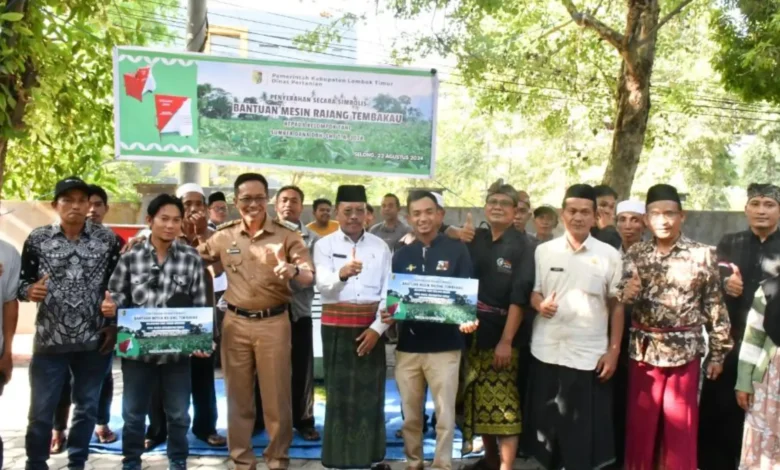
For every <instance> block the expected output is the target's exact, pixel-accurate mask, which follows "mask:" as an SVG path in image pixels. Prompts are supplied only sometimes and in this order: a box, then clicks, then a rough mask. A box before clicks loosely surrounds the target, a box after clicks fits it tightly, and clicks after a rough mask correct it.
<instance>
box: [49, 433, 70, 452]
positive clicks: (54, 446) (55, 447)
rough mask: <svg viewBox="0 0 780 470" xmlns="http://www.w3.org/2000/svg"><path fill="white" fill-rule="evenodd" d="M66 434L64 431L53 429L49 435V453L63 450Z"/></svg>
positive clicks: (66, 438) (66, 439)
mask: <svg viewBox="0 0 780 470" xmlns="http://www.w3.org/2000/svg"><path fill="white" fill-rule="evenodd" d="M67 441H68V436H67V435H66V434H65V431H54V432H53V433H52V436H51V445H50V446H49V454H51V455H57V454H61V453H63V452H65V447H66V445H65V444H66V442H67Z"/></svg>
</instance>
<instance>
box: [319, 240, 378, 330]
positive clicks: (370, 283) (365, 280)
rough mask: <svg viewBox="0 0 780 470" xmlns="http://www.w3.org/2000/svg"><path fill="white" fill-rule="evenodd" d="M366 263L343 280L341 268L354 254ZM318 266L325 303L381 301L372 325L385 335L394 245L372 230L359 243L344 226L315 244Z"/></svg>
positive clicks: (320, 287) (321, 296) (321, 291)
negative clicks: (383, 315) (353, 239)
mask: <svg viewBox="0 0 780 470" xmlns="http://www.w3.org/2000/svg"><path fill="white" fill-rule="evenodd" d="M353 249H354V250H355V258H356V259H357V260H358V261H361V262H362V263H363V270H362V271H361V273H360V274H358V275H357V276H353V277H351V278H349V279H347V281H346V282H343V281H342V280H341V279H340V278H339V270H340V269H341V268H342V266H344V265H345V264H347V263H348V262H349V260H350V258H352V250H353ZM314 266H315V270H316V272H317V289H318V290H319V291H320V299H321V301H322V304H323V305H326V304H336V303H350V304H372V303H376V302H379V308H378V309H377V312H376V319H375V320H374V322H373V323H372V324H371V329H372V330H374V331H376V332H377V333H379V334H380V335H382V334H383V333H384V332H385V331H387V328H388V325H386V324H385V323H382V317H381V314H380V311H381V310H382V309H384V308H385V304H386V299H387V283H388V281H389V278H390V271H391V255H390V249H389V248H388V247H387V243H385V242H384V241H383V240H382V239H381V238H379V237H377V236H376V235H372V234H370V233H368V232H363V235H362V236H361V237H360V239H358V241H357V243H355V242H353V241H352V239H351V238H349V237H348V236H346V235H345V234H344V232H342V231H341V229H339V230H337V231H335V232H334V233H332V234H330V235H327V236H325V237H323V238H321V239H320V240H319V241H317V243H316V244H315V245H314Z"/></svg>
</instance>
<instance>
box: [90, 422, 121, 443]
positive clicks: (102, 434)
mask: <svg viewBox="0 0 780 470" xmlns="http://www.w3.org/2000/svg"><path fill="white" fill-rule="evenodd" d="M95 437H97V440H98V441H99V442H100V443H101V444H113V443H114V442H116V441H118V440H119V437H118V436H117V435H116V433H115V432H114V431H112V430H111V429H110V428H109V427H108V426H98V429H97V430H96V431H95Z"/></svg>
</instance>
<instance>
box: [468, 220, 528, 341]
mask: <svg viewBox="0 0 780 470" xmlns="http://www.w3.org/2000/svg"><path fill="white" fill-rule="evenodd" d="M468 247H469V253H471V259H472V262H473V264H474V276H473V277H475V278H477V279H479V294H478V300H479V301H480V302H482V303H484V304H486V305H488V306H490V307H493V308H498V309H502V310H509V306H510V305H518V306H520V307H521V308H523V309H528V308H529V307H530V303H531V291H532V290H533V287H534V277H535V271H534V270H535V267H534V247H533V246H532V245H531V244H530V243H529V242H528V238H526V236H525V235H524V234H522V233H520V232H518V231H517V230H515V229H514V227H510V228H509V229H507V231H506V232H504V233H503V235H501V237H500V238H499V239H498V240H496V241H493V235H492V233H491V231H490V229H489V228H478V229H477V230H476V234H475V235H474V239H473V240H472V241H471V243H469V245H468ZM477 316H478V318H479V328H478V329H477V333H476V337H477V346H478V347H479V348H481V349H492V348H494V347H495V346H496V345H497V344H498V343H499V341H500V340H501V335H502V334H503V331H504V326H505V325H506V319H507V317H506V315H498V314H485V313H478V314H477ZM525 320H526V319H525V318H523V321H525ZM519 342H520V336H519V335H517V334H516V335H515V339H514V342H513V344H514V345H516V346H517V345H519Z"/></svg>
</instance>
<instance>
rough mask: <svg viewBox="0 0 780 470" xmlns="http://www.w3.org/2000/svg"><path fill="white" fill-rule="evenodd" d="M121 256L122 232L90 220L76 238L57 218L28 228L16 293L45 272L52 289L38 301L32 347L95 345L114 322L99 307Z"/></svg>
mask: <svg viewBox="0 0 780 470" xmlns="http://www.w3.org/2000/svg"><path fill="white" fill-rule="evenodd" d="M118 259H119V237H117V236H116V235H115V234H114V232H113V231H112V230H111V229H109V228H106V227H104V226H102V225H98V224H93V223H92V222H91V221H89V220H87V221H86V222H85V224H84V229H83V230H82V231H81V234H80V235H79V238H78V240H68V238H67V237H66V236H65V234H64V233H63V232H62V228H61V227H60V224H59V223H55V224H51V225H45V226H43V227H39V228H37V229H35V230H33V231H32V233H30V236H28V237H27V240H25V242H24V247H23V248H22V269H21V273H20V279H19V292H18V294H19V295H18V297H19V299H20V300H22V301H27V300H29V299H28V297H27V291H28V289H29V288H30V286H31V285H33V284H34V283H36V282H38V280H40V279H41V278H43V277H44V276H45V275H46V274H48V275H49V280H48V292H47V294H46V298H45V299H44V300H43V302H41V303H39V304H38V314H37V315H36V317H35V339H34V342H33V352H36V353H47V354H52V353H55V354H56V353H68V352H78V351H94V350H97V349H98V347H99V346H100V343H101V341H102V340H101V338H100V333H99V331H100V330H101V329H102V328H103V327H105V326H107V325H108V324H110V323H111V322H110V321H108V320H106V319H105V318H104V317H103V315H102V314H101V312H100V305H101V303H102V302H103V299H104V298H105V292H106V285H107V284H108V278H109V277H110V276H111V273H112V272H113V270H114V267H115V266H116V263H117V260H118Z"/></svg>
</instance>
